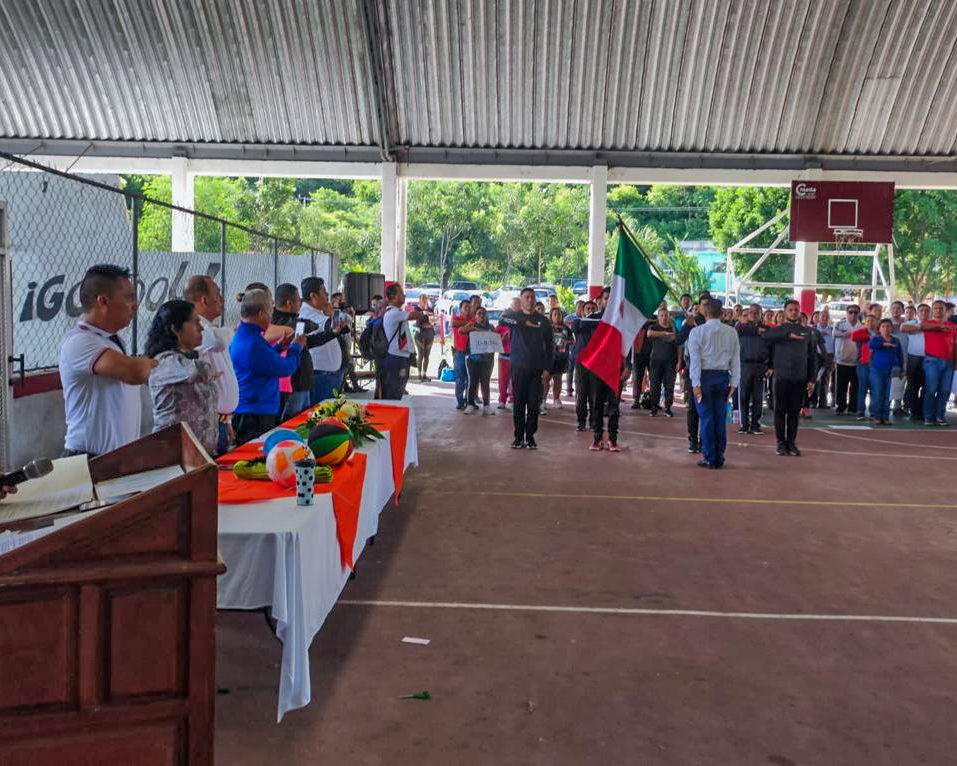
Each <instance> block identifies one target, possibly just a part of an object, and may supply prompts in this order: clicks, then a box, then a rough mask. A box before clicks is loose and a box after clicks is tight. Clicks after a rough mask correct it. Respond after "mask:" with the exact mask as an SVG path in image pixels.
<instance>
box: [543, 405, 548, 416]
mask: <svg viewBox="0 0 957 766" xmlns="http://www.w3.org/2000/svg"><path fill="white" fill-rule="evenodd" d="M546 412H548V404H547V403H546V402H542V414H543V415H544V414H545V413H546Z"/></svg>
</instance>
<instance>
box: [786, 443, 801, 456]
mask: <svg viewBox="0 0 957 766" xmlns="http://www.w3.org/2000/svg"><path fill="white" fill-rule="evenodd" d="M787 451H788V454H789V455H792V456H794V457H801V450H799V449H798V448H797V445H796V444H788V445H787Z"/></svg>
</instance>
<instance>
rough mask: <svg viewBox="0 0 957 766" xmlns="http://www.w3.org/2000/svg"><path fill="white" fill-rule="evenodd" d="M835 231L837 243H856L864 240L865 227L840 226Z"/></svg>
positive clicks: (835, 241) (835, 242)
mask: <svg viewBox="0 0 957 766" xmlns="http://www.w3.org/2000/svg"><path fill="white" fill-rule="evenodd" d="M833 231H834V244H835V245H854V244H857V243H859V242H862V241H863V240H864V230H863V229H853V228H839V229H833Z"/></svg>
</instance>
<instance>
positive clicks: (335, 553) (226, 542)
mask: <svg viewBox="0 0 957 766" xmlns="http://www.w3.org/2000/svg"><path fill="white" fill-rule="evenodd" d="M382 403H383V404H390V405H397V406H404V407H408V408H409V430H408V435H407V438H406V447H405V466H404V467H403V470H404V469H405V468H406V467H408V466H409V465H418V463H419V455H418V443H417V440H416V432H415V412H414V410H413V409H412V407H411V399H410V398H409V397H406V398H405V399H403V400H402V401H401V402H397V401H389V402H382ZM389 439H390V434H389V432H386V433H385V438H384V439H381V440H377V441H375V442H372V443H371V444H368V445H366V446H364V447H362V448H361V449H360V450H359V451H360V452H364V453H366V454H367V455H368V457H367V460H366V473H365V480H364V483H363V486H362V502H361V505H360V507H359V521H358V526H357V529H356V541H355V547H354V550H353V556H354V558H353V560H354V561H358V560H359V555H360V554H361V553H362V550H363V549H364V548H365V545H366V541H367V540H368V538H370V537H372V536H373V535H374V534H376V532H377V531H378V528H379V513H380V512H381V511H382V509H383V507H384V506H385V505H386V503H387V502H389V499H390V498H391V497H392V494H393V492H394V490H395V484H394V482H393V479H392V448H391V446H390V443H389ZM219 551H220V555H221V556H222V558H223V561H224V562H225V563H226V573H225V574H223V575H221V576H220V577H219V580H218V583H217V594H216V605H217V607H219V608H220V609H260V608H262V607H264V606H268V607H270V608H271V610H272V615H273V617H274V618H275V619H276V623H277V627H276V633H277V635H278V636H279V640H280V641H282V668H281V670H280V678H279V711H278V718H277V720H280V721H281V720H282V717H283V715H284V714H285V713H286V712H287V711H288V710H295V709H296V708H299V707H303V706H305V705H308V704H309V700H310V698H311V687H310V681H309V646H310V644H311V643H312V639H313V638H314V637H315V635H316V633H318V632H319V628H320V627H322V623H323V622H324V621H325V619H326V616H327V615H328V614H329V611H330V610H331V609H332V607H333V605H334V604H335V603H336V599H337V598H339V594H340V593H341V592H342V589H343V587H344V586H345V583H346V580H348V578H349V572H348V570H343V568H342V564H341V560H340V557H339V542H338V541H337V540H336V520H335V516H334V515H333V512H332V496H331V495H330V494H328V493H326V494H321V495H316V499H315V503H314V504H313V505H312V506H308V507H301V506H297V505H296V499H295V498H294V497H288V498H287V497H283V498H277V499H275V500H268V501H265V502H261V503H246V504H243V505H220V506H219Z"/></svg>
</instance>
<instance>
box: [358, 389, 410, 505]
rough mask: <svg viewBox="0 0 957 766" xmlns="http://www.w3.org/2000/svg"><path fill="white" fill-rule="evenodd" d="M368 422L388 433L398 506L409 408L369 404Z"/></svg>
mask: <svg viewBox="0 0 957 766" xmlns="http://www.w3.org/2000/svg"><path fill="white" fill-rule="evenodd" d="M368 409H369V421H370V422H371V423H372V425H373V426H375V427H376V428H378V429H379V430H380V431H388V432H389V445H390V446H391V447H392V481H393V483H394V484H395V503H396V505H398V504H399V494H400V493H401V492H402V479H403V477H404V476H405V443H406V441H407V440H408V437H409V408H408V407H394V406H391V405H388V404H378V403H370V404H369V407H368Z"/></svg>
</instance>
